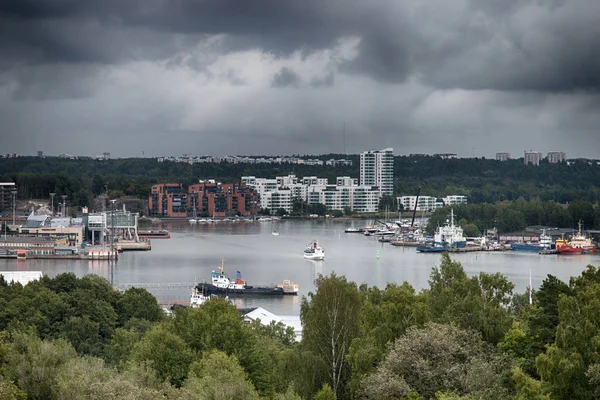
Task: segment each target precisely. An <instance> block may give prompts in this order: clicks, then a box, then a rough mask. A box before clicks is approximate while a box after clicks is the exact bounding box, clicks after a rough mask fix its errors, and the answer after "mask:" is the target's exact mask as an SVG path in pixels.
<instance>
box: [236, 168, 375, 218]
mask: <svg viewBox="0 0 600 400" xmlns="http://www.w3.org/2000/svg"><path fill="white" fill-rule="evenodd" d="M242 182H243V183H246V184H247V185H249V186H251V187H252V188H253V189H254V190H255V191H256V192H257V193H258V195H259V203H260V207H261V208H266V209H268V210H270V211H271V212H272V213H275V212H276V211H277V210H278V209H280V208H282V209H284V210H285V211H286V212H288V213H291V212H292V209H293V204H294V200H295V199H301V200H303V201H305V202H307V203H308V204H315V203H321V204H324V205H325V206H327V208H328V209H330V210H344V208H346V207H350V208H351V209H352V210H353V211H356V212H375V211H377V207H378V205H379V199H380V197H381V192H380V190H379V188H378V187H373V186H359V185H358V180H357V179H355V178H350V177H347V176H343V177H338V178H337V179H336V185H330V184H329V183H328V181H327V179H326V178H318V177H315V176H310V177H304V178H302V179H299V178H297V177H296V176H295V175H287V176H280V177H276V178H275V179H267V178H256V177H254V176H244V177H242Z"/></svg>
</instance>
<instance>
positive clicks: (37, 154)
mask: <svg viewBox="0 0 600 400" xmlns="http://www.w3.org/2000/svg"><path fill="white" fill-rule="evenodd" d="M365 151H377V150H376V149H363V150H361V151H359V152H357V153H346V154H343V153H336V152H329V153H311V154H297V153H295V154H208V153H203V154H191V153H182V154H169V155H165V154H163V155H148V154H145V155H130V156H117V155H114V154H113V153H111V152H103V153H102V154H95V155H90V154H73V153H61V154H48V153H47V152H45V151H41V150H36V151H32V152H30V153H28V154H19V153H12V152H9V153H0V158H6V156H7V155H12V154H15V155H16V156H19V157H20V156H23V157H60V156H65V155H66V156H73V157H91V158H99V159H110V158H157V159H172V158H182V157H190V158H202V157H218V158H223V157H250V158H252V157H310V156H317V157H322V156H326V155H329V154H336V155H339V156H344V155H347V156H356V157H358V156H360V154H361V153H363V152H365ZM530 151H533V152H537V151H539V152H540V153H542V158H546V157H547V156H548V154H550V153H564V154H565V155H566V158H567V159H575V158H588V159H594V160H596V159H600V151H599V152H597V155H596V156H595V157H584V156H577V155H571V154H569V153H568V152H565V151H563V150H562V149H552V150H538V149H536V150H531V149H527V150H525V149H522V150H521V151H518V152H516V153H512V152H505V151H495V152H494V151H492V152H491V153H490V154H489V155H479V154H475V157H476V158H482V157H483V158H486V159H497V158H498V155H499V154H508V156H509V157H508V159H522V158H524V154H525V153H527V152H530ZM40 152H41V153H43V154H42V155H40ZM393 154H394V156H410V155H429V156H442V158H452V157H448V156H450V155H453V154H455V155H456V158H473V154H472V153H471V154H467V155H464V156H463V155H461V154H460V153H440V152H430V153H409V154H399V153H398V152H396V151H395V150H394V152H393Z"/></svg>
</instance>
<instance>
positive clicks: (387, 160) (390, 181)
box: [360, 148, 394, 196]
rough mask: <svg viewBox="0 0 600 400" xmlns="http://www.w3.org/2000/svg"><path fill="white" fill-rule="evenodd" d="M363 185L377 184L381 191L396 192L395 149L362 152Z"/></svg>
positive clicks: (361, 176)
mask: <svg viewBox="0 0 600 400" xmlns="http://www.w3.org/2000/svg"><path fill="white" fill-rule="evenodd" d="M360 184H361V186H377V187H378V188H379V191H380V193H381V194H382V195H383V194H387V195H389V196H391V195H393V194H394V149H392V148H387V149H383V150H375V151H365V152H362V153H360Z"/></svg>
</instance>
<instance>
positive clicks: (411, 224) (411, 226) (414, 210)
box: [410, 186, 421, 229]
mask: <svg viewBox="0 0 600 400" xmlns="http://www.w3.org/2000/svg"><path fill="white" fill-rule="evenodd" d="M420 194H421V186H419V188H418V189H417V198H416V200H415V208H414V209H413V216H412V221H411V222H410V229H414V227H415V215H417V206H418V205H419V195H420Z"/></svg>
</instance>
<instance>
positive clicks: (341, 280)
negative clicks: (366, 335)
mask: <svg viewBox="0 0 600 400" xmlns="http://www.w3.org/2000/svg"><path fill="white" fill-rule="evenodd" d="M316 286H317V291H316V293H312V292H311V293H309V294H308V298H306V297H305V298H303V299H302V304H301V308H300V318H301V320H302V326H303V329H304V330H303V343H302V344H303V346H305V348H306V350H308V351H311V352H312V353H313V354H314V355H315V356H316V358H317V359H318V360H319V364H320V365H315V366H314V368H319V367H320V368H322V369H323V370H324V372H325V374H324V378H323V381H322V382H318V384H319V387H321V386H322V384H323V383H328V384H329V385H330V386H331V388H332V389H333V392H334V394H335V396H336V398H340V395H341V393H342V392H343V389H344V383H345V382H346V380H347V379H348V377H349V369H350V368H349V363H348V361H347V359H346V356H347V354H348V350H349V347H350V343H351V342H352V339H354V338H355V337H356V336H357V335H358V332H359V329H358V328H359V311H360V298H359V295H358V289H357V287H356V284H355V283H353V282H348V281H347V280H346V278H345V277H338V276H337V275H335V273H332V274H331V275H330V276H326V277H324V276H322V275H319V277H318V278H317V281H316Z"/></svg>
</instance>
